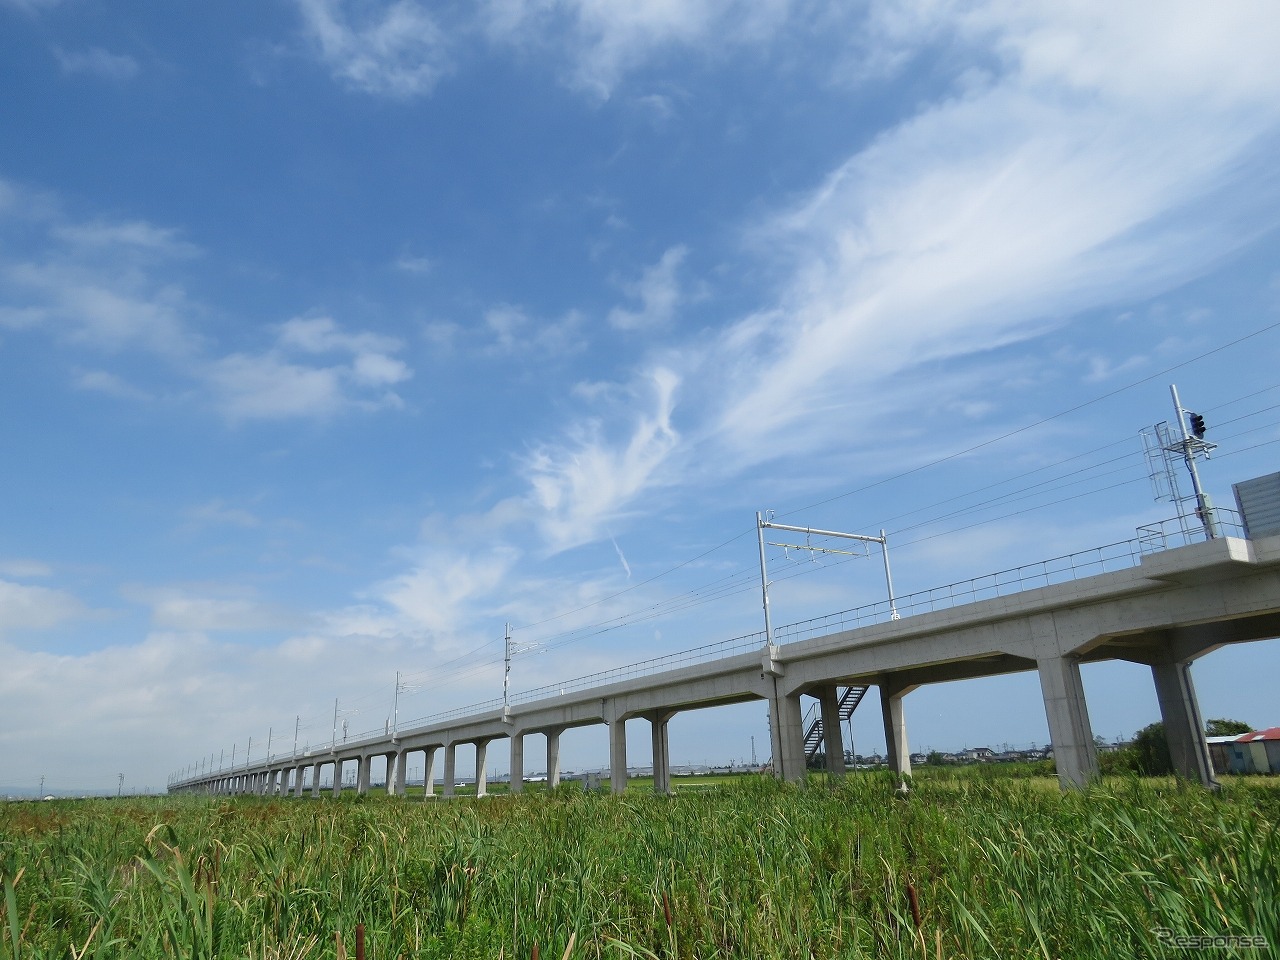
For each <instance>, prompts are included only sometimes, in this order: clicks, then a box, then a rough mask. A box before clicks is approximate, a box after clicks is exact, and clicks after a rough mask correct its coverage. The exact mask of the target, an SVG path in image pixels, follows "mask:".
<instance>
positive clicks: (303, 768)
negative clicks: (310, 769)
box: [293, 763, 307, 797]
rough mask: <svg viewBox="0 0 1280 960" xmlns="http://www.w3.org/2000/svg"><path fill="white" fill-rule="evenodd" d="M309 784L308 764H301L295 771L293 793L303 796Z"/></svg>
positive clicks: (296, 795)
mask: <svg viewBox="0 0 1280 960" xmlns="http://www.w3.org/2000/svg"><path fill="white" fill-rule="evenodd" d="M306 786H307V765H306V764H305V763H302V764H299V765H298V767H297V769H295V770H294V771H293V795H294V796H295V797H301V796H302V793H303V791H304V790H305V789H306Z"/></svg>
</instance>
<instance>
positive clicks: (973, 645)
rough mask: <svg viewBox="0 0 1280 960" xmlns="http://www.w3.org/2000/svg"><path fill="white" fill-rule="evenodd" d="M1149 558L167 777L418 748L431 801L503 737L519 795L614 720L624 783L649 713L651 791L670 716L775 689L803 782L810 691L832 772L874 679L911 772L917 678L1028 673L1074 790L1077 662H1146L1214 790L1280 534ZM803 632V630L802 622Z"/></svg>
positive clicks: (615, 752)
mask: <svg viewBox="0 0 1280 960" xmlns="http://www.w3.org/2000/svg"><path fill="white" fill-rule="evenodd" d="M1136 559H1137V563H1136V565H1132V566H1128V567H1127V568H1125V569H1120V570H1115V571H1113V572H1106V573H1100V574H1094V575H1088V576H1080V577H1079V578H1077V579H1068V580H1067V581H1066V582H1059V583H1052V584H1050V585H1046V586H1040V587H1034V588H1031V589H1024V590H1018V591H1016V592H1013V593H1009V594H1007V595H1003V596H993V597H990V598H989V599H980V600H976V601H974V602H970V603H963V604H959V605H954V606H950V607H948V608H946V609H941V610H930V611H926V612H919V613H915V612H911V611H912V610H913V609H918V608H919V607H920V606H923V605H924V604H925V603H926V602H928V603H932V602H933V601H932V600H928V601H926V600H920V601H919V602H918V603H916V604H915V605H914V606H913V604H912V598H910V597H908V598H900V599H899V601H898V608H899V609H902V610H906V611H908V615H906V616H904V617H902V619H896V620H888V619H887V620H884V621H883V622H878V623H871V624H868V625H865V626H857V627H853V628H850V629H843V630H836V631H828V632H825V633H818V634H817V635H812V636H810V637H809V638H808V639H802V640H795V641H793V642H787V643H781V644H777V645H775V646H772V647H768V646H761V645H756V646H755V648H754V649H751V650H748V651H747V652H736V653H731V654H729V655H725V656H719V657H716V658H714V659H707V660H704V661H703V662H696V663H691V664H688V665H684V666H677V667H673V668H670V669H660V667H661V663H658V668H657V669H652V672H647V673H645V672H640V675H637V676H632V677H629V678H625V679H618V680H610V681H608V682H600V683H599V684H597V685H591V686H586V687H584V688H581V689H574V690H571V691H570V692H566V693H562V694H554V695H550V696H546V697H543V698H541V699H534V700H530V701H529V702H524V703H517V704H513V705H512V706H510V708H509V709H508V710H505V711H504V710H503V709H488V710H483V711H479V712H476V713H474V714H471V715H459V716H450V717H446V718H442V719H440V720H439V721H437V722H434V723H430V724H428V725H425V726H422V727H419V728H415V729H411V730H405V731H400V732H398V733H397V734H396V735H388V736H376V737H370V738H366V739H364V740H360V741H355V742H352V743H348V744H342V745H338V746H336V748H335V749H333V750H313V751H311V752H309V753H307V754H305V755H301V756H297V757H293V756H290V757H285V758H271V759H269V760H263V761H259V762H255V763H253V764H250V765H249V766H248V767H247V768H243V767H242V768H240V769H238V770H236V771H234V772H225V773H214V774H211V775H205V776H196V777H188V778H184V779H180V780H177V781H175V782H174V783H173V784H172V785H171V787H170V789H171V790H174V791H190V792H212V793H279V794H281V795H288V794H289V793H292V794H293V795H295V796H302V795H303V794H304V792H305V783H306V778H307V775H308V774H309V775H310V780H309V783H310V791H311V794H312V796H318V795H319V793H320V783H321V772H322V769H323V768H324V767H327V766H332V768H333V774H332V781H333V787H332V789H333V793H334V795H335V796H336V795H338V794H340V793H341V791H342V789H343V785H342V771H343V767H344V765H346V764H349V763H355V764H357V770H358V772H357V776H356V789H357V791H359V792H365V791H367V790H368V789H369V786H370V770H371V767H372V761H373V758H375V757H385V758H386V762H387V771H388V774H387V790H388V792H391V793H399V794H403V793H404V787H405V773H406V770H407V763H408V758H409V756H410V755H411V754H418V753H421V754H422V755H423V759H424V771H425V782H426V785H427V789H426V791H425V793H426V796H427V797H431V796H433V795H434V783H435V767H436V762H437V759H438V758H439V757H440V756H441V755H442V754H443V758H444V759H443V768H444V769H443V795H444V796H445V797H449V796H452V795H453V794H454V791H455V788H456V783H457V769H456V749H457V747H458V746H459V745H472V746H474V748H475V754H476V764H475V782H476V792H477V793H478V794H479V795H481V796H483V795H484V794H485V793H486V790H487V784H486V782H485V761H486V757H487V750H488V748H489V746H490V745H491V744H492V743H494V741H497V740H500V739H506V740H507V741H508V742H509V749H510V757H511V790H512V791H519V790H521V788H522V787H523V784H524V767H525V763H524V761H525V743H526V738H527V737H529V736H531V735H539V736H542V737H544V738H545V742H546V756H547V761H546V769H547V780H548V783H549V785H551V786H555V784H556V783H557V782H558V780H559V775H560V770H559V767H560V765H559V740H560V735H561V734H562V733H563V732H564V731H565V730H567V729H570V728H573V727H581V726H588V725H596V724H605V725H607V726H608V727H609V755H610V773H611V778H610V779H611V786H612V789H613V790H614V791H615V792H620V791H622V790H623V789H625V787H626V783H627V757H626V749H627V741H626V723H627V722H628V721H629V720H635V719H642V720H645V721H647V722H648V723H649V724H650V729H651V735H652V744H653V768H654V788H655V789H656V790H658V791H660V792H667V791H669V790H670V750H669V741H668V733H667V725H668V723H669V722H670V720H671V718H672V717H674V716H675V715H676V714H678V713H681V712H683V711H689V710H701V709H708V708H711V707H716V706H722V705H726V704H731V703H740V702H743V701H749V700H766V701H768V703H769V716H770V733H771V739H772V747H773V770H774V773H775V774H776V775H777V776H780V777H784V778H786V779H789V780H795V779H799V778H800V777H801V776H803V775H804V772H805V766H806V765H805V755H804V745H803V737H804V733H803V729H802V716H803V714H802V709H801V698H802V697H804V696H809V697H813V698H816V699H817V700H818V702H819V704H820V706H821V710H822V715H823V717H824V720H825V722H824V724H823V730H824V736H825V740H826V743H825V755H826V758H827V769H828V770H829V771H830V772H832V773H841V772H843V769H844V745H843V743H842V742H841V737H840V723H839V720H838V713H837V710H838V706H837V693H836V691H837V688H838V687H843V686H853V685H857V684H875V685H877V686H878V688H879V691H880V698H881V704H882V711H883V722H884V729H885V738H886V743H887V744H888V753H889V758H890V764H891V766H892V767H893V769H894V770H896V771H897V772H898V773H899V774H900V775H903V776H906V775H908V774H910V772H911V763H910V749H909V744H908V738H907V721H906V711H905V709H904V703H905V700H906V698H907V697H908V696H909V695H910V693H911V692H912V691H913V690H915V689H917V688H918V687H920V686H922V685H924V684H929V683H942V682H947V681H952V680H962V679H968V678H973V677H983V676H991V675H994V674H1003V673H1012V672H1018V671H1028V670H1035V671H1036V672H1037V673H1038V675H1039V678H1040V688H1041V692H1042V695H1043V698H1044V706H1045V714H1046V717H1047V719H1048V726H1049V733H1050V738H1051V741H1052V744H1053V752H1054V759H1055V760H1056V763H1057V768H1058V777H1059V780H1060V782H1061V784H1062V785H1063V786H1064V787H1073V786H1080V785H1083V784H1085V783H1087V782H1088V781H1089V780H1090V779H1092V778H1093V777H1095V776H1097V774H1098V760H1097V755H1096V752H1095V748H1094V741H1093V731H1092V728H1091V726H1090V723H1089V712H1088V706H1087V703H1086V700H1085V694H1084V687H1083V685H1082V683H1081V678H1080V666H1081V664H1082V663H1088V662H1092V661H1098V660H1110V659H1116V660H1128V661H1132V662H1135V663H1141V664H1146V665H1148V666H1150V668H1151V672H1152V681H1153V683H1154V685H1155V689H1156V693H1157V698H1158V701H1159V704H1160V712H1161V716H1162V718H1163V721H1164V725H1165V730H1166V734H1167V737H1168V740H1169V746H1170V752H1171V755H1172V757H1173V760H1174V763H1175V767H1176V770H1177V772H1178V774H1179V775H1180V776H1182V777H1185V778H1187V779H1189V780H1195V781H1198V782H1200V783H1202V784H1204V785H1206V786H1212V785H1214V781H1213V771H1212V767H1211V765H1210V763H1209V755H1208V748H1207V745H1206V743H1205V739H1204V724H1203V722H1202V719H1201V717H1200V711H1199V706H1198V704H1197V702H1196V696H1195V688H1194V685H1193V683H1192V678H1191V664H1192V663H1193V662H1194V661H1195V660H1196V659H1197V658H1199V657H1202V656H1204V655H1205V654H1206V653H1208V652H1210V651H1211V650H1214V649H1216V648H1218V647H1220V646H1222V645H1224V644H1228V643H1241V642H1246V641H1251V640H1261V639H1267V638H1271V637H1275V636H1278V635H1280V537H1271V538H1267V539H1262V540H1243V539H1237V538H1220V539H1215V540H1209V541H1206V542H1203V543H1197V544H1193V545H1191V546H1186V547H1179V548H1176V549H1171V550H1166V551H1164V552H1161V553H1156V554H1149V555H1145V556H1141V557H1140V558H1136ZM1128 562H1130V563H1132V562H1133V561H1132V560H1130V561H1128ZM920 596H923V595H920ZM804 629H805V628H804V627H803V625H800V626H798V627H797V628H796V630H794V631H792V632H793V633H796V632H804ZM819 629H820V627H810V628H808V631H809V632H810V633H814V632H815V631H816V630H819ZM783 632H785V631H783ZM678 656H680V655H677V657H678ZM673 659H674V658H673ZM685 659H687V658H685ZM638 672H639V671H638Z"/></svg>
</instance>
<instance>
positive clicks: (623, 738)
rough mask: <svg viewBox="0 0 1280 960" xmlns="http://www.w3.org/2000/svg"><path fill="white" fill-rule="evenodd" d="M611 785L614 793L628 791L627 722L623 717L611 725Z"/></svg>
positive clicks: (616, 718)
mask: <svg viewBox="0 0 1280 960" xmlns="http://www.w3.org/2000/svg"><path fill="white" fill-rule="evenodd" d="M609 784H610V787H611V788H612V790H613V792H614V793H622V792H623V791H624V790H626V789H627V722H626V720H624V719H622V718H621V717H614V719H613V722H612V723H610V724H609Z"/></svg>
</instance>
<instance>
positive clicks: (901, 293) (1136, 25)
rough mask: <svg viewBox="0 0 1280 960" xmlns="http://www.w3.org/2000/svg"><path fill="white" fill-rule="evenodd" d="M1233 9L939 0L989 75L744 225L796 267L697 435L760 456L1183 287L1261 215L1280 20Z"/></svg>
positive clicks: (1266, 221)
mask: <svg viewBox="0 0 1280 960" xmlns="http://www.w3.org/2000/svg"><path fill="white" fill-rule="evenodd" d="M930 9H933V8H932V7H931V8H930ZM1233 9H1236V12H1235V13H1233V15H1232V16H1231V17H1228V18H1224V19H1225V20H1226V21H1227V22H1226V23H1225V24H1219V23H1217V22H1216V21H1215V22H1214V23H1212V24H1206V23H1205V22H1204V21H1206V20H1214V18H1213V17H1208V16H1207V15H1206V14H1205V12H1204V8H1203V7H1201V6H1199V5H1194V4H1191V5H1182V6H1180V7H1179V8H1176V9H1173V10H1170V9H1166V10H1164V11H1163V12H1162V14H1161V16H1160V17H1156V18H1152V17H1146V16H1141V15H1140V12H1139V11H1136V10H1129V9H1128V8H1126V9H1125V10H1120V11H1117V10H1114V9H1113V8H1110V7H1108V8H1105V9H1104V8H1101V7H1096V6H1093V5H1082V4H1067V5H1056V6H1053V7H1040V8H1036V9H1035V11H1034V12H1033V11H1030V10H1022V9H1021V8H1016V7H1015V8H1010V7H1007V6H1006V5H1004V4H1000V3H995V4H989V5H984V6H979V7H970V6H965V7H957V8H951V7H943V8H942V12H947V13H951V14H952V16H953V18H954V19H953V23H952V26H953V27H954V29H955V30H956V31H957V33H958V34H959V35H960V36H961V37H962V38H963V42H966V43H970V44H976V45H985V46H986V47H987V48H988V49H989V50H991V51H992V52H995V53H996V54H998V55H999V56H1000V57H1001V58H1003V59H1004V60H1005V69H1004V71H1003V72H1002V73H1000V74H999V75H997V76H995V77H993V78H991V79H989V80H988V81H987V82H985V83H982V84H979V85H977V86H974V87H970V88H965V89H964V90H962V92H961V93H960V94H959V95H957V96H954V97H952V98H949V99H943V100H939V101H937V102H935V103H933V104H930V105H927V106H925V107H924V108H923V109H921V110H920V111H919V112H918V113H917V114H916V115H915V116H914V117H912V118H910V119H909V120H908V121H905V122H903V123H901V124H899V125H898V126H896V127H894V128H892V129H890V130H888V131H886V132H885V133H884V134H882V135H881V136H880V137H879V138H878V139H877V140H876V141H875V142H873V143H872V144H871V145H870V146H868V147H867V148H866V149H864V150H862V151H860V152H859V153H857V154H856V155H854V156H852V157H851V158H849V159H848V160H847V161H846V162H845V163H844V164H842V165H841V166H840V167H839V168H838V169H837V170H836V171H834V172H833V173H832V174H831V175H830V176H829V177H828V178H827V179H826V181H825V182H824V183H823V184H822V185H821V186H820V187H819V188H817V189H816V190H814V191H813V192H812V194H811V195H810V196H809V197H808V198H807V199H806V200H805V201H804V202H802V203H799V204H797V205H796V206H795V207H794V208H793V209H792V210H791V211H789V212H788V213H787V214H786V215H784V216H782V217H780V218H778V220H777V221H776V222H775V223H774V224H773V225H772V226H771V228H769V229H766V230H763V231H762V232H761V234H760V235H759V236H758V237H757V238H756V241H757V242H758V243H759V245H760V250H761V254H762V256H763V255H765V252H766V251H767V254H768V255H769V256H771V257H773V256H781V257H782V258H783V260H784V262H789V263H791V264H793V268H792V274H791V277H790V279H789V281H788V282H787V284H786V285H785V288H784V290H783V292H782V294H781V296H780V297H779V302H778V306H777V308H776V309H773V310H768V311H764V312H761V313H760V314H758V315H756V316H753V317H750V318H747V319H745V320H743V321H741V322H740V323H738V324H737V325H735V327H734V328H733V329H731V330H730V331H729V332H728V333H727V334H726V335H725V336H724V337H723V339H722V340H721V342H720V344H718V346H717V348H716V349H715V351H714V352H713V354H712V359H711V360H710V361H709V362H710V363H713V364H714V365H715V367H716V368H718V369H720V370H728V371H732V375H731V379H730V380H728V381H726V383H727V385H728V389H726V390H724V391H723V393H724V395H725V396H726V397H727V398H728V400H727V402H726V403H725V404H724V407H723V412H722V415H721V419H720V420H719V422H718V424H717V425H716V426H715V427H712V428H710V432H711V433H712V434H717V435H719V436H721V437H723V438H725V439H727V441H728V444H729V446H730V447H731V448H733V449H734V450H735V451H736V452H737V454H738V455H739V456H740V457H742V458H744V459H749V458H751V457H752V456H755V454H754V453H753V452H752V451H755V450H761V449H764V450H768V451H770V453H771V454H772V453H774V452H776V451H777V449H778V448H777V446H775V445H774V444H772V443H771V442H770V441H771V440H773V439H778V438H781V437H782V436H783V435H784V434H785V432H786V431H788V430H791V429H794V428H795V427H796V426H797V425H801V424H806V423H809V422H811V421H813V420H815V419H817V418H819V417H821V418H823V419H826V420H827V421H829V422H838V418H835V420H834V421H833V418H832V417H831V416H830V414H831V413H832V412H833V411H835V410H839V409H847V408H849V407H850V406H851V405H854V404H856V403H858V402H864V401H869V400H870V399H871V398H873V397H874V396H875V394H876V391H877V389H878V386H877V384H878V383H882V382H884V381H885V380H886V379H887V378H889V377H892V376H894V375H895V374H897V373H900V372H901V371H903V370H905V369H909V368H912V367H914V366H917V365H919V364H921V363H928V362H936V361H939V360H943V359H946V358H948V357H957V356H962V355H968V354H974V353H976V352H980V351H985V350H990V349H991V348H993V347H994V346H996V345H999V344H1002V343H1009V342H1012V341H1014V340H1017V339H1020V338H1026V337H1029V336H1032V335H1034V334H1037V333H1039V332H1041V331H1042V330H1043V329H1044V328H1045V327H1046V326H1047V325H1049V324H1052V323H1056V322H1060V318H1065V317H1068V316H1071V315H1072V314H1074V313H1076V312H1077V311H1080V310H1082V309H1085V308H1088V307H1092V306H1099V305H1103V304H1106V303H1108V302H1112V301H1114V300H1116V299H1119V298H1123V297H1126V296H1141V295H1149V294H1151V293H1153V292H1157V291H1160V290H1162V289H1166V288H1167V287H1168V286H1169V285H1170V284H1172V283H1181V282H1185V280H1186V279H1187V278H1188V277H1191V276H1194V275H1195V274H1196V273H1197V272H1198V271H1200V270H1203V269H1207V267H1208V266H1210V265H1211V264H1213V263H1214V262H1216V260H1217V259H1218V258H1219V257H1220V256H1222V255H1223V254H1224V253H1226V252H1229V251H1230V250H1231V249H1232V248H1233V247H1234V246H1235V245H1237V244H1240V243H1243V242H1245V241H1246V240H1248V239H1249V238H1250V237H1252V236H1256V235H1257V233H1258V232H1259V231H1260V230H1264V229H1267V228H1269V227H1270V226H1272V225H1274V222H1275V219H1276V218H1275V217H1274V216H1268V215H1267V214H1266V213H1265V212H1264V211H1265V209H1266V208H1265V207H1264V208H1260V209H1259V210H1256V211H1252V212H1251V214H1250V218H1257V217H1258V214H1259V213H1261V214H1262V216H1261V218H1260V219H1254V225H1253V226H1252V227H1251V228H1246V229H1238V228H1237V225H1236V221H1237V220H1238V219H1240V218H1241V217H1242V211H1243V209H1244V206H1245V204H1247V203H1250V202H1256V196H1251V194H1250V191H1251V186H1252V185H1253V184H1259V183H1264V182H1265V181H1262V180H1260V179H1259V177H1260V174H1259V171H1263V170H1264V169H1265V164H1266V160H1265V159H1264V157H1265V155H1266V152H1267V144H1268V143H1269V142H1270V138H1272V137H1273V136H1274V135H1275V133H1276V132H1277V127H1278V121H1280V96H1277V94H1280V77H1278V76H1277V73H1276V71H1274V70H1272V71H1271V72H1270V73H1269V74H1267V75H1266V76H1264V74H1266V70H1265V69H1264V68H1263V64H1264V63H1266V62H1269V61H1270V59H1271V57H1272V56H1273V55H1280V26H1277V21H1276V18H1274V17H1270V16H1263V15H1261V14H1260V8H1258V7H1253V8H1250V9H1251V10H1252V15H1244V16H1242V15H1241V14H1240V13H1239V12H1238V8H1233ZM1250 22H1252V24H1253V26H1254V27H1256V29H1252V30H1251V29H1249V27H1250ZM935 31H936V23H931V24H930V25H929V26H927V27H922V28H921V34H920V36H919V38H918V39H919V40H920V42H925V41H926V40H928V39H930V38H931V37H932V36H933V34H934V32H935ZM1201 31H1204V32H1205V33H1206V34H1207V35H1206V36H1204V37H1203V38H1202V39H1201V40H1196V39H1195V38H1196V37H1198V36H1199V34H1200V33H1201ZM958 42H959V41H958ZM1188 45H1191V46H1195V47H1196V50H1195V52H1194V53H1190V52H1189V51H1188ZM1242 64H1243V66H1242ZM1220 71H1221V72H1223V73H1224V74H1225V76H1226V79H1225V80H1224V81H1223V82H1221V83H1220V82H1219V77H1218V74H1219V72H1220ZM1175 75H1176V76H1177V79H1174V77H1175ZM1251 178H1252V181H1251ZM1224 190H1225V191H1227V192H1226V193H1220V191H1224ZM1232 191H1234V192H1232ZM853 370H857V371H859V375H858V376H856V377H855V376H850V372H851V371H853ZM740 384H747V385H748V386H746V388H745V389H744V388H742V387H741V386H739V385H740ZM739 462H742V461H739Z"/></svg>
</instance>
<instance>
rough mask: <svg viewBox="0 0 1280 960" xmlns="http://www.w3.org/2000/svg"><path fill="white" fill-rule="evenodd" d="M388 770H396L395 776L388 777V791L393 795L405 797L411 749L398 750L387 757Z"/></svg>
mask: <svg viewBox="0 0 1280 960" xmlns="http://www.w3.org/2000/svg"><path fill="white" fill-rule="evenodd" d="M387 770H388V771H392V770H394V771H395V775H394V776H388V777H387V793H389V794H392V795H393V796H397V797H403V796H404V791H405V783H406V781H407V779H408V772H409V751H408V750H397V751H396V752H395V753H393V754H391V755H390V756H388V757H387Z"/></svg>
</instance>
